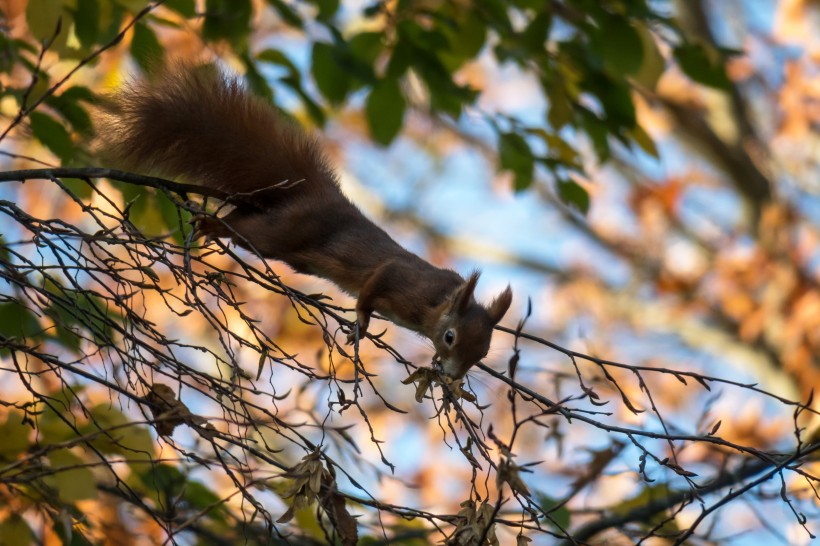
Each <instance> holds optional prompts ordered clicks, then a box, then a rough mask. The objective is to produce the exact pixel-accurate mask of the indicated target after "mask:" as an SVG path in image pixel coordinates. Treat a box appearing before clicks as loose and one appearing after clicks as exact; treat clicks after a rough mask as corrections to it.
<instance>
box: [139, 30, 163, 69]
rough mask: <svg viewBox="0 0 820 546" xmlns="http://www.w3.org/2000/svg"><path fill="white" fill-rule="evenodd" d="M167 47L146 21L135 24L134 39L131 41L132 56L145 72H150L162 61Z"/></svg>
mask: <svg viewBox="0 0 820 546" xmlns="http://www.w3.org/2000/svg"><path fill="white" fill-rule="evenodd" d="M164 55H165V49H164V48H163V47H162V45H161V44H160V43H159V40H157V35H156V34H155V33H154V31H153V30H151V28H150V27H149V26H148V25H146V24H144V23H137V24H136V25H134V39H133V40H132V41H131V56H132V57H134V60H135V61H136V62H137V64H138V65H139V67H140V68H141V69H142V70H143V71H144V72H150V71H151V69H152V68H155V67H156V66H157V65H159V64H160V63H161V61H162V58H163V56H164Z"/></svg>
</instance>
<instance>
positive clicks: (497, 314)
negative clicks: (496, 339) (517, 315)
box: [487, 285, 512, 324]
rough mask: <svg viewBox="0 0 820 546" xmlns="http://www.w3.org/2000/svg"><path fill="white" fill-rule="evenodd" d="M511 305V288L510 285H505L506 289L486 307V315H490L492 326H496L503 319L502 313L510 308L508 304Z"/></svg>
mask: <svg viewBox="0 0 820 546" xmlns="http://www.w3.org/2000/svg"><path fill="white" fill-rule="evenodd" d="M511 303H512V288H510V285H507V288H505V289H504V291H503V292H501V293H500V294H499V295H498V296H497V297H496V298H495V299H494V300H493V302H492V303H491V304H490V306H489V307H487V314H488V315H490V320H492V321H493V324H498V323H499V322H500V321H501V319H502V318H503V317H504V313H506V312H507V309H509V308H510V304H511Z"/></svg>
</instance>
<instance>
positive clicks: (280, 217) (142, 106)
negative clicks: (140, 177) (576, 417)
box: [98, 65, 512, 378]
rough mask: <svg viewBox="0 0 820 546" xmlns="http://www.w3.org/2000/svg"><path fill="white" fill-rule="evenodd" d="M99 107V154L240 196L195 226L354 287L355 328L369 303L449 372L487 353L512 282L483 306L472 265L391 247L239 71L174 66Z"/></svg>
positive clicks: (306, 142)
mask: <svg viewBox="0 0 820 546" xmlns="http://www.w3.org/2000/svg"><path fill="white" fill-rule="evenodd" d="M102 110H103V114H102V116H101V119H100V123H99V127H98V132H99V140H100V141H101V143H102V156H103V157H106V158H108V159H109V160H111V161H113V162H115V163H116V164H117V165H118V166H121V167H125V168H128V169H132V170H137V171H141V172H147V173H151V174H161V175H163V176H168V177H174V178H182V179H184V180H186V181H188V182H191V183H193V184H197V185H201V186H206V187H209V188H215V189H218V190H221V191H224V192H226V193H230V194H236V195H241V196H242V198H243V202H247V203H248V204H247V205H245V204H241V203H240V204H238V205H236V206H235V208H234V209H233V210H232V211H231V212H230V213H228V214H227V215H225V216H223V217H222V218H219V219H215V218H213V217H210V218H208V217H204V218H201V219H200V220H199V223H198V226H197V228H198V231H199V232H200V233H201V234H204V235H207V236H210V237H212V238H217V237H229V238H231V239H233V241H234V242H235V243H236V244H238V245H239V246H242V247H244V248H247V249H250V250H252V251H254V252H256V253H258V254H260V255H261V256H263V257H266V258H273V259H276V260H281V261H283V262H285V263H287V264H289V265H290V266H291V267H293V268H294V269H295V270H296V271H299V272H302V273H307V274H310V275H316V276H318V277H323V278H325V279H328V280H330V281H332V282H334V283H335V284H337V285H338V286H339V287H341V288H342V289H343V290H345V291H346V292H349V293H350V294H352V295H355V296H357V297H358V300H357V302H356V318H357V326H358V334H359V336H364V333H365V332H366V331H367V328H368V325H369V323H370V315H371V314H372V313H373V312H374V311H376V312H378V313H380V314H381V315H383V316H385V317H387V318H388V319H390V320H391V321H393V322H394V323H396V324H398V325H400V326H403V327H405V328H409V329H410V330H414V331H416V332H418V333H420V334H422V335H424V336H426V337H428V338H429V339H430V340H432V342H433V345H434V346H435V350H436V355H437V357H438V358H439V359H440V361H441V364H442V367H443V369H444V372H445V373H446V374H447V375H449V376H451V377H454V378H460V377H462V376H464V374H465V373H466V372H467V370H469V369H470V367H471V366H473V365H474V364H476V363H477V362H479V361H480V360H481V359H482V358H484V356H486V354H487V351H488V350H489V347H490V338H491V337H492V332H493V326H495V325H496V324H497V323H498V322H499V321H500V320H501V318H502V317H503V316H504V313H506V312H507V309H508V308H509V307H510V303H511V301H512V290H511V289H510V287H509V286H507V288H506V290H504V291H503V292H501V294H499V296H498V297H496V298H495V299H494V300H493V301H492V303H490V305H488V306H484V305H481V304H479V303H478V302H476V300H475V298H474V297H473V291H474V290H475V287H476V282H477V281H478V273H477V272H475V273H473V274H472V275H470V277H469V278H468V279H466V280H465V279H464V278H462V277H461V276H459V275H458V274H457V273H456V272H454V271H451V270H449V269H441V268H438V267H435V266H433V265H431V264H429V263H427V262H426V261H424V260H423V259H421V258H419V257H418V256H416V255H415V254H413V253H411V252H408V251H407V250H405V249H404V248H402V247H401V246H399V244H398V243H396V242H395V241H394V240H393V239H392V238H391V237H390V236H389V235H388V234H387V233H385V232H384V230H382V229H381V228H380V227H378V226H377V225H376V224H374V223H373V222H371V221H370V220H368V219H367V218H366V217H365V216H364V215H363V214H362V213H361V212H360V211H359V209H358V208H356V206H355V205H353V204H352V203H351V202H350V201H349V200H348V199H347V198H346V197H345V196H344V194H343V193H342V192H341V190H340V188H339V183H338V180H337V177H336V174H335V173H334V171H333V169H332V167H331V166H330V165H329V163H328V160H327V158H326V157H325V156H324V154H323V153H322V150H321V148H320V146H319V143H318V141H317V140H316V139H315V138H313V137H311V136H309V135H307V134H305V132H304V131H303V130H301V129H300V128H299V127H297V126H296V125H294V124H293V123H291V122H289V121H288V120H286V119H284V118H283V117H282V116H281V115H280V114H279V112H278V111H277V110H276V108H275V107H274V106H272V105H271V104H269V103H267V102H266V101H264V100H263V99H261V98H259V97H256V96H254V95H253V94H251V93H250V92H249V91H248V90H247V89H245V88H244V87H243V86H242V85H241V84H240V83H239V82H238V81H237V80H236V78H234V77H231V76H228V75H226V74H224V73H223V72H221V71H220V70H219V69H217V68H216V67H214V66H210V65H206V66H199V67H190V66H184V65H178V66H176V67H175V68H171V69H165V70H164V71H163V72H162V73H160V74H159V76H157V77H156V78H153V79H151V80H149V81H140V82H132V83H130V84H129V85H126V86H125V87H124V88H123V89H122V90H120V91H119V92H117V93H115V94H114V95H113V96H112V97H111V99H110V101H108V102H107V104H104V105H103V107H102ZM283 182H286V183H285V184H282V183H283ZM355 337H356V332H355V331H354V332H351V334H350V336H349V338H348V339H349V341H353V340H354V339H355Z"/></svg>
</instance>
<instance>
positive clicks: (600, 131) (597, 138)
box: [581, 110, 611, 163]
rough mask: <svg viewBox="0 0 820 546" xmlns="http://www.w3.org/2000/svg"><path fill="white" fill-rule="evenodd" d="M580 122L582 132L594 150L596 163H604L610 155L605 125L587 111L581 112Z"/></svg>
mask: <svg viewBox="0 0 820 546" xmlns="http://www.w3.org/2000/svg"><path fill="white" fill-rule="evenodd" d="M581 120H582V122H581V123H582V125H583V127H584V131H585V132H586V134H587V136H589V139H590V140H591V141H592V146H593V148H594V149H595V155H597V156H598V161H599V162H601V163H604V162H605V161H607V160H608V159H609V157H610V155H611V151H610V149H609V138H608V133H607V130H606V125H605V124H604V122H603V121H601V120H600V119H598V117H597V116H595V115H594V114H593V113H592V112H589V111H587V110H582V117H581Z"/></svg>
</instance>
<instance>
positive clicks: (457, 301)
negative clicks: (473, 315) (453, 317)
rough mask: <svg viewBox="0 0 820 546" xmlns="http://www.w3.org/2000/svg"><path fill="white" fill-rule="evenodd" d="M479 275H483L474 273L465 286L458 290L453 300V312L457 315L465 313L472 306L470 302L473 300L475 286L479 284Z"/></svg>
mask: <svg viewBox="0 0 820 546" xmlns="http://www.w3.org/2000/svg"><path fill="white" fill-rule="evenodd" d="M479 275H481V273H480V272H478V271H473V272H472V273H471V274H470V276H469V277H468V278H467V280H466V281H465V282H464V284H462V285H461V286H459V287H458V288H457V289H456V292H455V297H454V300H453V310H454V311H456V312H457V313H463V312H464V311H466V310H467V307H468V306H469V305H470V301H472V299H473V292H475V286H476V284H478V277H479Z"/></svg>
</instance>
